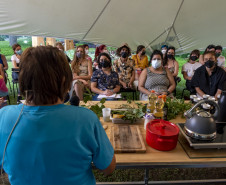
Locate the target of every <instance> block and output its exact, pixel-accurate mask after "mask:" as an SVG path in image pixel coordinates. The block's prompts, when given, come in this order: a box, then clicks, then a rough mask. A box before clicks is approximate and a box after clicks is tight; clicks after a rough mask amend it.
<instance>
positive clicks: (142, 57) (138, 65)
mask: <svg viewBox="0 0 226 185" xmlns="http://www.w3.org/2000/svg"><path fill="white" fill-rule="evenodd" d="M132 59H133V60H134V61H135V69H136V71H135V80H137V81H138V79H139V76H140V74H141V72H142V70H143V69H145V68H146V67H148V57H147V55H146V49H145V47H144V46H143V45H139V46H137V52H136V55H133V56H132Z"/></svg>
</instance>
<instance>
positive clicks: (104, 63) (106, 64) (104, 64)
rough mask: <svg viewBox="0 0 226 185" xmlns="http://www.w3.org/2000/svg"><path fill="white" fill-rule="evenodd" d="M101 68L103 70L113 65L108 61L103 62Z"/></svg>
mask: <svg viewBox="0 0 226 185" xmlns="http://www.w3.org/2000/svg"><path fill="white" fill-rule="evenodd" d="M100 66H101V67H103V68H108V67H111V63H110V62H109V61H108V60H103V61H102V62H100Z"/></svg>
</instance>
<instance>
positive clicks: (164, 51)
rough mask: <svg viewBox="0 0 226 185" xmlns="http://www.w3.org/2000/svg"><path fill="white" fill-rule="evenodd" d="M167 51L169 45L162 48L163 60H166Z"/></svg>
mask: <svg viewBox="0 0 226 185" xmlns="http://www.w3.org/2000/svg"><path fill="white" fill-rule="evenodd" d="M167 49H168V46H167V45H162V46H161V50H162V54H163V58H165V56H166V51H167Z"/></svg>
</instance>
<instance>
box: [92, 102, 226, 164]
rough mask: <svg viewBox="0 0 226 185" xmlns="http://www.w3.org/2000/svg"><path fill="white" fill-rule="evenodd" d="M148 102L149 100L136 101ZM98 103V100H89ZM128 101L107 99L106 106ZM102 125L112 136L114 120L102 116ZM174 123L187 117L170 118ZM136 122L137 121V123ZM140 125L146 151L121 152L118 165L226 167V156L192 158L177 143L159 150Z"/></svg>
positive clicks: (114, 105)
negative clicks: (111, 127) (151, 144)
mask: <svg viewBox="0 0 226 185" xmlns="http://www.w3.org/2000/svg"><path fill="white" fill-rule="evenodd" d="M136 102H141V103H147V101H136ZM89 103H96V102H89ZM125 103H127V102H126V101H106V102H105V104H104V105H105V107H107V108H116V107H117V106H119V105H120V104H125ZM100 121H101V123H102V125H108V128H107V129H106V133H107V135H108V137H110V126H112V125H114V124H113V123H112V122H104V121H103V119H102V118H100ZM170 121H171V122H173V123H184V122H185V119H183V118H181V116H178V117H177V118H176V119H173V120H170ZM135 124H136V123H135ZM137 125H139V127H140V131H141V133H142V136H143V139H144V143H145V146H146V149H147V151H146V153H120V154H116V161H117V165H118V166H120V165H121V166H127V167H129V166H131V167H139V166H140V167H142V166H144V167H145V166H146V167H147V166H149V167H152V166H153V167H157V166H159V167H163V166H165V167H174V166H176V167H226V158H198V159H190V158H189V157H188V156H187V154H186V153H185V151H184V149H183V148H182V146H181V145H180V143H179V142H178V143H177V146H176V148H175V149H174V150H171V151H158V150H155V149H153V148H151V147H150V146H149V145H148V144H147V143H146V131H145V130H144V125H143V123H140V124H137Z"/></svg>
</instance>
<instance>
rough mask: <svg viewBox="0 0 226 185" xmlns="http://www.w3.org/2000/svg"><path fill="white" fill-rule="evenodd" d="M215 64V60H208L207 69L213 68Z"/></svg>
mask: <svg viewBox="0 0 226 185" xmlns="http://www.w3.org/2000/svg"><path fill="white" fill-rule="evenodd" d="M214 64H215V62H214V61H213V60H208V61H206V62H205V64H204V65H205V66H206V67H208V68H211V67H213V66H214Z"/></svg>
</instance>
